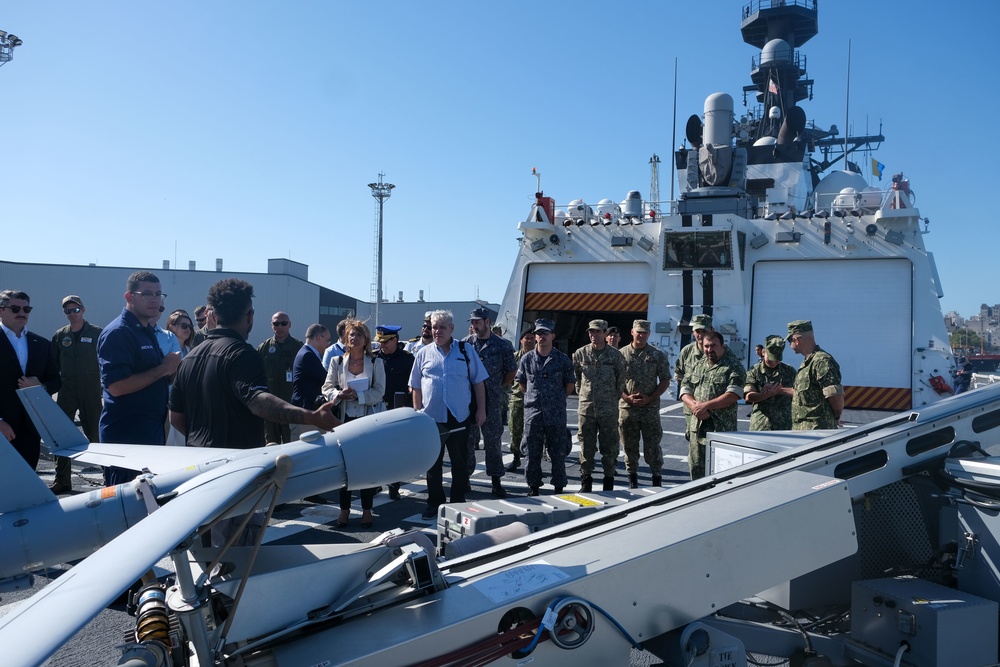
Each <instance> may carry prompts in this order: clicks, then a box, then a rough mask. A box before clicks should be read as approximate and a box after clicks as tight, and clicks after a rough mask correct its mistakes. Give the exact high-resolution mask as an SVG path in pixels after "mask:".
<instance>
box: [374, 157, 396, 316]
mask: <svg viewBox="0 0 1000 667" xmlns="http://www.w3.org/2000/svg"><path fill="white" fill-rule="evenodd" d="M384 176H385V174H384V173H380V174H379V175H378V183H369V184H368V187H370V188H371V189H372V197H374V198H375V199H376V200H377V201H378V204H377V206H376V209H375V284H376V288H375V294H374V297H375V298H374V301H375V326H378V325H379V324H381V323H382V320H381V319H379V308H380V307H381V305H382V209H383V206H384V204H385V200H386V199H388V198H389V197H391V196H392V189H393V188H394V187H396V186H395V185H393V184H392V183H385V182H383V180H382V179H383V177H384Z"/></svg>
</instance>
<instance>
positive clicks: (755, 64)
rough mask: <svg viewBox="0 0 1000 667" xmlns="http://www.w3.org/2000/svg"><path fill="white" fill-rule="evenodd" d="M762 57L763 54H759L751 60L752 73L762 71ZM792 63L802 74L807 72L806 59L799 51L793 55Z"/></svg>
mask: <svg viewBox="0 0 1000 667" xmlns="http://www.w3.org/2000/svg"><path fill="white" fill-rule="evenodd" d="M762 57H763V54H758V55H756V56H753V57H751V58H750V71H752V72H756V71H757V70H759V69H760V60H761V58H762ZM792 63H793V64H794V65H795V66H796V67H797V68H798V70H799V71H800V72H805V71H806V57H805V56H804V55H802V54H800V53H799V52H798V50H796V51H795V53H794V54H792Z"/></svg>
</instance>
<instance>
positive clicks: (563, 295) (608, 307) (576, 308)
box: [524, 292, 649, 313]
mask: <svg viewBox="0 0 1000 667" xmlns="http://www.w3.org/2000/svg"><path fill="white" fill-rule="evenodd" d="M648 307H649V295H648V294H593V293H587V292H581V293H567V292H530V293H528V294H526V295H525V297H524V309H525V310H557V311H561V312H595V311H606V312H615V313H645V312H647V309H648Z"/></svg>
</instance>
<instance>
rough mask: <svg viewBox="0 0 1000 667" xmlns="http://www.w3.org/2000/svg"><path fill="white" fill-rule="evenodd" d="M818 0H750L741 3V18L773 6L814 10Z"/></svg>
mask: <svg viewBox="0 0 1000 667" xmlns="http://www.w3.org/2000/svg"><path fill="white" fill-rule="evenodd" d="M817 2H818V0H751V1H750V2H749V3H747V4H745V5H743V18H749V16H750V15H751V14H755V13H756V12H759V11H760V10H762V9H771V8H773V7H806V8H808V9H812V10H815V9H816V4H817Z"/></svg>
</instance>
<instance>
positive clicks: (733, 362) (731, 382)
mask: <svg viewBox="0 0 1000 667" xmlns="http://www.w3.org/2000/svg"><path fill="white" fill-rule="evenodd" d="M745 385H746V371H744V370H743V366H742V365H741V364H740V362H739V361H738V360H737V359H736V355H734V354H733V353H732V352H731V351H730V350H729V348H726V351H725V353H724V354H723V355H722V358H721V359H719V361H718V363H716V364H715V365H714V366H711V365H709V362H708V357H705V356H702V358H701V360H700V361H699V362H698V363H696V364H695V365H694V367H693V368H691V369H690V371H689V372H687V373H686V374H685V376H684V384H683V386H682V387H681V392H680V393H681V395H682V396H683V395H684V394H691V395H692V396H693V397H694V400H696V401H698V402H704V401H710V400H712V399H713V398H717V397H719V396H722V394H724V393H725V392H727V391H728V392H732V393H733V394H736V395H737V396H739V397H740V398H743V387H744V386H745ZM736 407H737V405H736V404H735V403H734V404H733V405H730V406H729V407H727V408H722V409H721V410H713V411H712V414H711V416H709V418H708V419H705V420H701V419H698V418H697V417H695V416H694V414H689V415H688V417H687V432H686V433H685V437H686V438H687V440H688V465H689V466H690V468H691V479H698V478H699V477H704V476H705V445H706V443H707V440H706V437H705V436H706V434H707V433H708V432H709V431H716V432H721V431H735V430H737V428H736V412H737V410H736Z"/></svg>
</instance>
